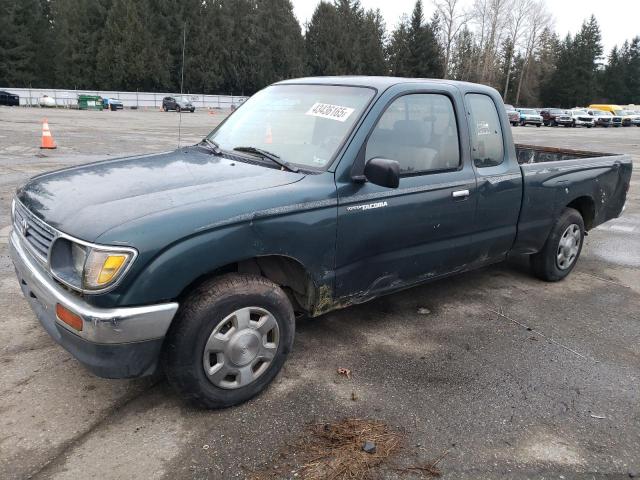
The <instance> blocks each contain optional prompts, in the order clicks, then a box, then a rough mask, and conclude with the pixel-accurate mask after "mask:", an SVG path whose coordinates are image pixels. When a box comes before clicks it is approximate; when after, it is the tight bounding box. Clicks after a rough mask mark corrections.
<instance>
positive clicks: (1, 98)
mask: <svg viewBox="0 0 640 480" xmlns="http://www.w3.org/2000/svg"><path fill="white" fill-rule="evenodd" d="M0 105H7V106H9V107H17V106H19V105H20V97H19V96H18V95H16V94H14V93H9V92H5V91H3V90H0Z"/></svg>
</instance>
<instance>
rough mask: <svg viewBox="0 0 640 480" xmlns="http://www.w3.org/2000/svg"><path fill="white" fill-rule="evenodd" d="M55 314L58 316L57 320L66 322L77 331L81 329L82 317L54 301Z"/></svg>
mask: <svg viewBox="0 0 640 480" xmlns="http://www.w3.org/2000/svg"><path fill="white" fill-rule="evenodd" d="M56 316H57V317H58V320H60V321H61V322H64V323H66V324H67V325H69V326H70V327H71V328H73V329H75V330H78V331H79V332H81V331H82V318H80V316H79V315H77V314H75V313H73V312H72V311H71V310H69V309H68V308H65V307H63V306H62V305H60V304H59V303H56Z"/></svg>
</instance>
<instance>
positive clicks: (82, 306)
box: [9, 230, 178, 344]
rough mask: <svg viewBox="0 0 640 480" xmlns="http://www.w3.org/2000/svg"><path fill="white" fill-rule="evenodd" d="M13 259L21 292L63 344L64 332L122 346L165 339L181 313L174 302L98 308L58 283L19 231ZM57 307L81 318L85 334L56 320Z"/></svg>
mask: <svg viewBox="0 0 640 480" xmlns="http://www.w3.org/2000/svg"><path fill="white" fill-rule="evenodd" d="M9 249H10V251H11V258H12V260H13V264H14V266H15V268H16V272H17V275H18V280H19V281H20V284H21V285H20V286H21V287H22V291H23V293H24V294H25V296H26V297H27V300H29V303H30V304H31V306H32V308H33V310H34V312H35V313H36V315H37V317H38V319H39V320H40V323H42V325H43V327H44V328H45V330H47V332H48V333H49V334H50V335H51V336H52V337H53V338H54V339H55V340H56V341H58V342H60V336H61V332H58V331H57V330H58V329H60V328H62V329H65V330H66V331H68V332H71V333H72V334H74V335H77V336H78V337H80V338H81V339H83V340H85V341H87V342H92V343H95V344H123V343H132V342H143V341H147V340H156V339H161V338H163V337H164V336H165V335H166V333H167V330H168V328H169V325H170V324H171V320H173V317H174V316H175V313H176V311H177V310H178V304H177V303H175V302H172V303H164V304H159V305H149V306H143V307H123V308H109V309H101V308H95V307H93V306H91V305H89V304H88V303H86V302H85V301H83V300H82V298H80V297H78V296H77V295H76V294H73V293H71V292H69V291H67V290H65V289H64V288H63V287H61V286H60V285H59V284H58V283H56V282H55V281H54V280H53V279H51V277H50V276H49V275H48V273H47V272H46V271H45V270H44V269H43V267H42V266H41V264H40V263H39V262H37V261H36V260H35V259H34V258H33V257H32V256H31V254H30V253H28V252H27V251H26V250H25V247H24V244H23V241H22V239H21V238H20V236H19V235H18V234H17V233H16V231H15V230H14V231H12V232H11V235H10V239H9ZM56 304H60V305H62V306H64V307H66V308H68V309H69V310H71V311H72V312H74V313H76V314H78V315H79V316H80V317H81V318H82V321H83V326H82V331H77V330H75V329H73V328H72V327H70V326H69V325H67V324H66V323H63V322H61V321H60V320H59V319H58V318H57V316H56V313H55V311H56Z"/></svg>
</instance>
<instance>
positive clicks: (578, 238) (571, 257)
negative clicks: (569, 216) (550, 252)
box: [556, 223, 582, 270]
mask: <svg viewBox="0 0 640 480" xmlns="http://www.w3.org/2000/svg"><path fill="white" fill-rule="evenodd" d="M580 242H582V231H581V230H580V227H579V226H578V225H576V224H575V223H572V224H571V225H569V226H568V227H567V229H566V230H565V231H564V233H563V234H562V236H561V237H560V243H559V244H558V251H557V253H556V264H557V265H558V268H559V269H560V270H566V269H567V268H569V267H570V266H571V265H573V262H575V261H576V258H577V257H578V251H579V250H580Z"/></svg>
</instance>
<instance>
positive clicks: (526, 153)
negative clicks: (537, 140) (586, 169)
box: [516, 144, 614, 165]
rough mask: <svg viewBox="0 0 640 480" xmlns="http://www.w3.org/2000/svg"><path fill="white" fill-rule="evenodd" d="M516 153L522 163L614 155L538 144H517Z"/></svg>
mask: <svg viewBox="0 0 640 480" xmlns="http://www.w3.org/2000/svg"><path fill="white" fill-rule="evenodd" d="M516 155H517V157H518V163H519V164H520V165H524V164H529V163H546V162H557V161H562V160H576V159H579V158H601V157H610V156H614V155H613V154H611V153H600V152H587V151H583V150H570V149H566V148H556V147H541V146H538V145H523V144H516Z"/></svg>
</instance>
